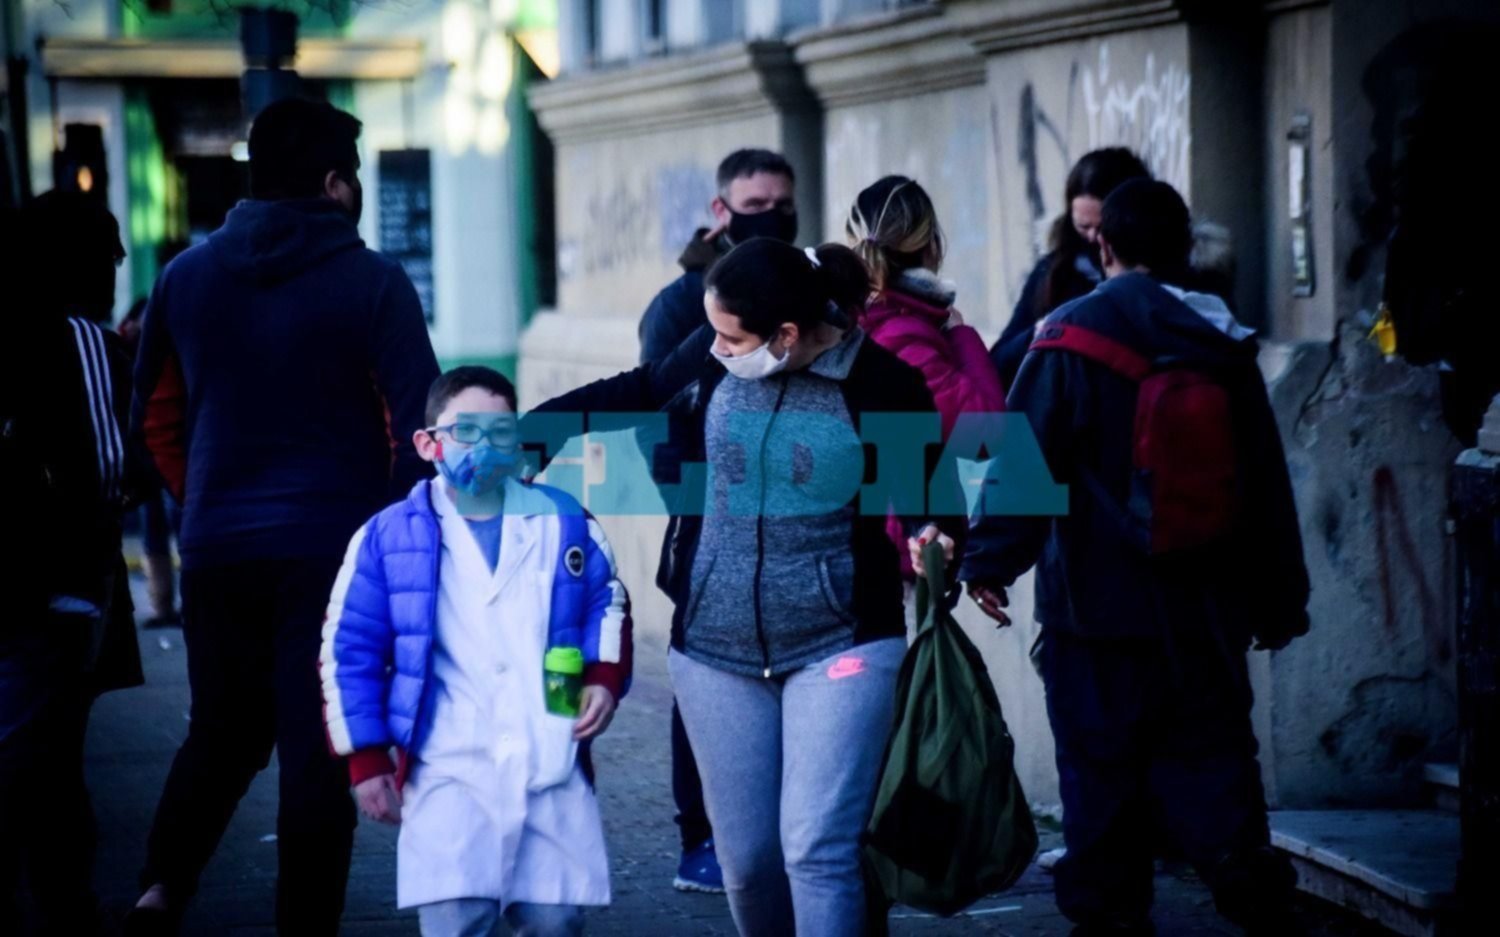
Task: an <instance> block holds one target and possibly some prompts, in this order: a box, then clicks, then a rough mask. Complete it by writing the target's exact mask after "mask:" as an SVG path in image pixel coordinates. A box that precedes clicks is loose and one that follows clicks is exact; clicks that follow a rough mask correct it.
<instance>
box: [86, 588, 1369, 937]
mask: <svg viewBox="0 0 1500 937" xmlns="http://www.w3.org/2000/svg"><path fill="white" fill-rule="evenodd" d="M136 579H137V581H136V583H135V584H136V586H137V588H136V594H137V607H138V608H144V607H146V604H145V602H144V599H145V596H144V595H143V594H141V593H142V590H141V589H140V588H139V586H140V585H141V583H140V582H139V577H136ZM142 617H144V616H142ZM140 640H141V656H142V659H143V661H144V664H145V670H146V681H147V683H146V686H145V687H142V688H139V689H134V690H128V691H124V692H119V693H112V694H109V695H107V696H105V697H104V698H102V699H101V700H100V701H99V703H98V704H97V705H96V706H95V708H94V715H93V720H92V723H91V725H90V728H89V737H88V751H87V763H88V779H89V788H90V790H91V791H92V792H93V798H94V809H95V813H96V814H97V815H98V820H99V854H98V862H97V864H96V886H97V888H98V891H99V896H100V899H101V903H102V905H103V909H104V913H105V915H106V918H107V927H108V928H109V929H108V930H107V931H106V932H107V933H116V932H117V928H118V921H119V919H120V918H121V917H122V916H123V915H124V913H125V911H126V910H127V909H128V908H129V907H130V905H131V904H132V903H133V902H134V900H135V898H136V897H137V894H138V892H137V890H136V876H137V874H138V871H139V869H140V865H141V861H142V858H143V855H144V848H145V839H146V833H147V831H148V829H149V828H150V824H151V817H152V813H153V811H154V810H155V807H156V799H157V797H158V795H159V794H160V792H161V788H162V783H163V781H164V780H165V778H166V773H167V768H168V766H169V765H170V764H171V760H172V756H173V754H174V753H175V752H176V749H177V746H178V745H180V744H181V742H182V740H183V738H184V737H185V736H186V733H187V711H188V690H187V674H186V663H185V657H184V651H183V645H182V638H181V632H180V631H178V630H175V629H167V630H161V631H143V632H141V633H140ZM635 659H636V677H635V685H634V687H633V689H632V691H631V693H630V695H629V696H628V697H627V698H626V700H625V703H624V705H623V706H622V707H621V709H620V714H619V716H618V717H617V718H616V720H615V722H614V725H613V726H612V727H611V728H610V730H609V732H608V733H607V734H606V735H605V736H604V737H603V738H602V739H601V740H600V741H599V742H598V743H597V745H596V746H595V759H596V763H597V765H598V773H599V795H600V799H601V804H602V810H603V814H604V824H605V832H606V836H607V838H608V842H609V847H610V866H611V870H612V873H613V885H614V904H613V905H612V906H611V907H609V908H607V909H600V910H596V911H591V912H590V913H589V915H588V924H587V926H588V932H589V933H590V934H594V935H630V937H643V935H647V937H657V935H662V937H668V935H673V937H675V935H733V934H734V927H733V924H732V923H731V921H730V917H729V911H728V907H727V905H726V904H725V901H724V898H723V897H722V896H715V895H697V894H682V893H679V892H676V891H674V890H673V889H672V887H671V882H672V876H673V873H674V872H675V870H676V863H677V858H678V856H677V845H678V843H677V830H676V827H675V825H674V824H673V822H672V815H673V806H672V794H671V766H670V764H669V744H668V743H669V725H670V723H669V717H670V712H671V702H672V698H671V690H670V687H669V683H668V678H667V673H666V649H665V647H663V646H662V645H661V644H660V643H657V642H653V641H649V640H645V639H642V640H638V641H637V646H636V656H635ZM275 817H276V765H275V762H274V761H273V762H272V765H271V767H270V768H268V769H267V770H266V771H264V772H262V774H261V775H260V777H259V778H257V779H256V781H255V783H254V785H252V786H251V788H250V791H249V793H248V794H247V795H246V797H245V799H244V800H243V801H242V802H241V804H240V809H239V812H238V813H237V814H236V815H235V818H234V821H233V822H232V823H231V824H230V827H229V830H228V832H227V833H226V834H225V836H224V840H223V842H222V844H221V845H220V847H219V850H218V853H217V854H216V855H215V856H214V859H213V862H212V863H211V864H210V865H209V867H208V870H207V872H206V873H205V875H204V877H203V882H202V887H201V890H200V892H199V894H198V897H197V899H196V900H195V902H194V903H193V905H192V908H191V910H190V912H189V914H188V916H187V918H186V920H185V922H184V933H185V934H188V935H199V934H202V935H218V934H234V935H269V934H273V933H274V932H275V929H274V925H273V912H274V894H275V876H276V847H275V829H276V823H275ZM1060 840H1061V837H1060V836H1059V835H1058V834H1057V833H1056V832H1054V831H1044V832H1043V834H1042V845H1041V849H1042V850H1043V851H1045V850H1047V849H1051V848H1053V847H1054V846H1057V845H1060ZM395 847H396V831H395V829H394V828H393V827H387V826H382V825H379V824H375V823H371V822H369V821H365V820H361V822H360V826H359V830H358V832H357V834H356V837H355V845H354V862H353V868H352V871H351V874H350V880H349V890H348V900H347V905H346V911H345V914H344V930H343V932H344V933H345V934H348V935H386V934H416V933H417V924H416V917H415V915H414V914H412V913H411V912H402V911H398V910H397V909H396V907H395V864H396V853H395ZM1156 889H1157V904H1156V920H1157V923H1158V926H1159V929H1160V932H1161V933H1162V934H1166V935H1177V934H1182V935H1189V934H1194V935H1196V934H1202V935H1214V934H1235V933H1238V931H1237V930H1236V929H1235V928H1233V927H1231V926H1230V925H1228V924H1227V923H1225V922H1223V921H1222V920H1221V919H1219V918H1218V917H1217V916H1216V915H1215V913H1214V910H1213V902H1212V899H1211V898H1210V897H1209V894H1208V891H1207V890H1206V889H1205V888H1204V887H1203V886H1202V885H1201V883H1199V882H1198V881H1197V880H1196V879H1195V878H1193V877H1192V876H1191V874H1190V873H1186V872H1178V873H1166V872H1164V873H1160V874H1158V875H1157V880H1156ZM1051 891H1052V883H1051V878H1050V877H1049V876H1048V875H1047V874H1045V873H1043V872H1041V871H1040V870H1039V869H1037V868H1036V867H1035V866H1033V867H1032V869H1030V870H1029V871H1028V872H1027V873H1026V875H1025V876H1024V877H1023V878H1022V879H1021V881H1020V882H1019V883H1018V884H1017V885H1016V886H1015V887H1014V888H1012V889H1011V890H1010V891H1008V892H1006V893H1005V894H1003V895H1000V896H996V897H993V898H990V899H987V900H985V901H982V902H980V903H979V904H978V905H976V906H975V907H974V908H972V909H971V910H970V911H969V912H967V913H966V914H964V915H960V916H959V917H957V918H954V919H952V920H946V921H945V920H939V919H936V918H933V917H930V916H927V915H924V914H921V913H919V912H916V911H912V910H910V909H907V908H897V909H896V910H895V911H894V912H893V913H892V916H891V918H892V919H891V932H892V934H895V935H929V934H930V935H936V934H943V935H971V934H1016V935H1021V934H1026V935H1051V934H1066V933H1067V932H1068V930H1069V928H1068V924H1067V922H1066V921H1065V920H1064V919H1063V918H1062V917H1061V916H1060V915H1059V914H1058V913H1057V909H1056V908H1055V906H1054V905H1053V903H1052V894H1051ZM1307 918H1308V921H1309V925H1310V929H1311V931H1312V933H1314V934H1318V935H1328V937H1363V935H1368V934H1371V933H1373V932H1372V931H1370V930H1368V929H1366V928H1365V927H1364V926H1362V925H1360V924H1359V923H1357V922H1355V921H1353V920H1351V919H1350V918H1348V917H1346V916H1344V915H1343V914H1342V913H1341V912H1337V911H1335V910H1334V909H1332V908H1330V907H1328V906H1322V905H1318V906H1311V905H1310V906H1309V908H1308V909H1307ZM809 937H816V935H809Z"/></svg>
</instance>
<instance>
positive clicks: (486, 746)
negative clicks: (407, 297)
mask: <svg viewBox="0 0 1500 937" xmlns="http://www.w3.org/2000/svg"><path fill="white" fill-rule="evenodd" d="M432 484H433V486H434V487H433V491H432V503H433V505H434V506H435V507H436V509H437V513H438V518H439V523H440V525H441V530H442V538H443V545H442V558H441V567H440V569H439V576H438V607H437V624H436V629H435V641H434V647H433V661H432V666H433V671H432V679H433V680H434V681H435V683H436V693H435V696H434V698H433V705H434V711H433V721H432V730H431V732H430V734H429V735H428V737H427V738H426V740H425V741H424V742H423V743H422V745H421V750H420V751H418V752H416V753H415V754H414V756H413V758H412V767H411V773H410V775H409V776H408V778H407V781H406V786H405V788H404V790H403V805H402V809H401V833H400V837H399V839H398V843H397V863H396V904H397V906H398V907H401V908H410V907H414V906H416V905H422V904H430V903H432V902H436V901H446V900H449V899H453V898H489V899H493V900H497V901H501V902H503V903H504V904H505V905H507V906H509V905H511V904H513V903H516V902H527V903H535V904H569V905H604V904H608V903H609V900H610V889H609V860H608V857H607V856H606V854H605V846H604V829H603V826H602V824H601V822H600V819H599V804H598V801H597V800H596V799H595V797H594V791H593V788H592V787H591V786H590V785H589V783H588V781H587V780H586V779H585V778H584V776H583V772H582V770H581V769H580V768H579V767H578V765H577V744H576V743H575V742H573V740H572V727H573V720H572V719H568V718H563V717H559V716H554V715H552V714H550V713H548V712H547V710H546V704H545V702H544V696H543V687H542V657H543V655H544V654H545V653H546V647H547V623H548V614H549V606H550V600H551V594H552V576H553V574H554V571H555V570H556V567H557V557H558V550H559V536H560V530H559V525H558V523H557V519H556V517H555V516H548V513H547V508H546V507H541V509H540V510H538V511H537V512H536V513H528V512H527V505H528V503H531V504H536V505H546V504H548V502H547V501H546V496H545V495H542V494H539V493H535V492H531V491H529V490H528V489H526V488H525V487H524V486H522V485H520V484H519V483H516V482H507V489H506V516H505V520H504V522H503V525H502V527H501V535H500V562H499V565H498V567H497V568H496V569H495V570H494V572H493V573H492V572H491V571H490V568H489V562H488V561H487V560H486V559H485V558H484V556H483V555H482V553H481V552H480V549H479V545H478V543H477V542H476V541H475V539H474V535H473V533H472V532H471V531H470V530H469V528H468V525H467V524H466V522H465V521H464V519H463V518H462V517H460V516H459V515H458V512H457V510H456V508H455V507H454V505H453V502H452V501H451V500H450V498H449V495H448V492H447V486H446V485H442V484H440V483H437V482H433V483H432ZM535 499H542V500H540V501H537V500H535Z"/></svg>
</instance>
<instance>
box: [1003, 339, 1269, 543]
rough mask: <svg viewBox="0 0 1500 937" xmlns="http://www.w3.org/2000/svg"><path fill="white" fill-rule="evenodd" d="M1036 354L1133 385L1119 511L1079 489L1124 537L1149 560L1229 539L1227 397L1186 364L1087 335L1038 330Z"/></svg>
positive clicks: (1089, 478) (1232, 489)
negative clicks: (1057, 353)
mask: <svg viewBox="0 0 1500 937" xmlns="http://www.w3.org/2000/svg"><path fill="white" fill-rule="evenodd" d="M1031 347H1032V348H1033V349H1049V348H1050V349H1060V350H1063V351H1071V352H1073V353H1074V354H1077V355H1082V356H1083V357H1085V358H1088V359H1089V360H1091V361H1095V362H1097V363H1099V364H1101V365H1103V366H1105V367H1106V368H1109V369H1110V370H1111V371H1113V372H1115V373H1116V374H1119V375H1120V376H1121V377H1124V378H1125V379H1127V380H1129V381H1131V382H1132V383H1134V384H1136V385H1137V388H1138V390H1137V394H1136V405H1135V428H1134V434H1133V444H1132V448H1133V455H1132V461H1133V464H1134V472H1133V474H1132V477H1131V482H1130V494H1129V499H1128V501H1127V503H1126V504H1125V505H1123V506H1122V505H1120V504H1119V502H1118V500H1117V499H1116V498H1114V497H1112V496H1111V495H1110V494H1109V493H1108V492H1107V490H1106V489H1105V487H1104V486H1103V484H1101V483H1100V481H1099V479H1098V478H1096V477H1095V476H1094V475H1093V474H1092V473H1089V472H1085V473H1083V482H1084V484H1085V485H1087V486H1088V487H1089V488H1090V490H1092V491H1093V492H1094V494H1095V496H1096V497H1097V498H1098V500H1099V501H1100V502H1101V503H1102V504H1103V506H1104V508H1105V510H1107V511H1108V512H1109V513H1111V514H1112V515H1114V517H1115V519H1116V520H1117V521H1118V523H1119V525H1120V526H1121V527H1122V528H1123V529H1124V530H1125V532H1126V535H1127V537H1129V539H1131V540H1133V541H1134V542H1136V543H1137V544H1138V545H1139V546H1140V547H1141V548H1142V549H1144V550H1145V551H1146V552H1147V553H1150V554H1165V553H1176V552H1178V551H1181V550H1191V549H1193V548H1195V547H1201V546H1205V545H1208V544H1211V543H1214V542H1216V541H1219V540H1221V539H1223V538H1224V537H1226V536H1227V535H1229V534H1230V533H1231V532H1232V531H1233V530H1234V527H1235V522H1236V520H1237V518H1238V515H1239V507H1240V498H1239V481H1238V477H1237V476H1238V473H1237V471H1236V465H1237V461H1236V453H1235V445H1234V428H1233V419H1232V417H1231V410H1232V408H1231V406H1230V398H1229V390H1228V389H1227V388H1226V387H1225V386H1224V384H1223V383H1222V381H1220V380H1219V378H1218V375H1216V374H1213V373H1211V372H1210V371H1209V370H1207V369H1204V368H1202V367H1199V366H1197V365H1195V364H1194V363H1191V362H1186V361H1182V360H1174V359H1160V360H1156V361H1153V360H1151V359H1150V358H1147V357H1146V356H1145V355H1143V354H1141V353H1140V352H1138V351H1136V350H1135V349H1133V348H1131V347H1129V346H1128V345H1125V344H1124V343H1122V342H1119V341H1116V340H1115V339H1112V338H1110V337H1109V336H1107V335H1103V334H1101V333H1099V332H1096V331H1094V330H1092V329H1087V328H1083V327H1081V326H1077V325H1071V324H1061V325H1046V326H1043V328H1042V329H1041V332H1040V333H1039V334H1038V335H1037V338H1036V340H1035V341H1033V342H1032V343H1031Z"/></svg>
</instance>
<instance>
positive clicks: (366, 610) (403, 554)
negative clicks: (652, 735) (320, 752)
mask: <svg viewBox="0 0 1500 937" xmlns="http://www.w3.org/2000/svg"><path fill="white" fill-rule="evenodd" d="M433 484H435V483H429V482H427V481H422V482H418V483H417V485H416V486H415V487H413V488H412V490H411V493H410V494H409V495H407V497H406V498H405V499H404V500H402V501H400V502H398V503H396V504H393V505H391V506H390V507H388V508H386V509H385V510H383V511H381V512H380V513H379V514H377V515H375V516H374V517H373V518H371V519H370V521H369V522H368V523H366V524H365V525H364V526H363V527H361V528H360V530H359V532H358V533H356V534H355V535H354V539H353V540H352V541H351V542H350V544H349V550H348V553H347V554H346V555H345V557H344V565H343V568H342V569H340V570H339V575H338V578H337V579H336V580H335V581H334V586H333V594H332V596H331V597H330V599H329V604H328V615H327V618H326V620H325V622H324V625H323V648H322V653H321V655H320V657H319V669H320V672H321V677H322V683H323V699H324V712H325V720H326V723H327V728H328V739H329V743H330V745H331V746H332V747H333V750H334V752H335V753H337V754H339V755H344V756H348V757H349V758H350V775H351V778H352V780H353V781H354V783H356V784H357V783H359V782H360V781H361V780H364V779H365V778H367V777H370V776H373V775H376V774H384V773H389V772H391V771H392V770H393V765H392V764H391V761H390V757H389V754H388V753H389V750H390V748H391V747H392V746H395V747H396V748H398V749H400V750H401V754H402V755H403V756H404V755H405V754H406V753H409V752H415V751H420V749H421V745H422V741H423V739H424V738H425V737H426V733H427V730H428V729H429V728H430V715H429V714H430V713H431V711H432V707H431V706H430V705H429V702H430V700H429V697H430V695H431V694H432V692H433V690H434V686H435V685H434V683H433V681H432V679H431V676H432V649H433V641H434V635H435V632H436V625H437V621H436V618H437V599H438V571H439V569H440V568H441V562H442V532H441V526H440V522H439V519H438V516H437V513H436V511H435V510H434V508H433V504H432V498H433V493H432V491H433ZM506 512H507V514H516V513H523V514H532V515H542V516H544V517H546V519H547V521H548V523H556V524H558V525H560V526H561V530H560V536H559V537H558V539H557V542H558V543H559V545H560V546H559V549H558V551H557V555H556V556H555V557H553V558H551V559H550V560H549V559H547V558H542V559H539V560H535V562H541V563H547V562H551V563H553V564H555V565H554V569H553V576H552V594H551V602H550V623H549V626H548V641H547V643H548V646H549V647H579V648H582V650H583V656H584V661H585V669H584V682H585V683H586V684H598V685H602V686H604V687H606V688H608V689H609V690H610V691H611V692H612V693H613V694H614V696H615V699H617V700H618V699H620V698H621V697H622V696H624V694H625V692H626V690H627V689H629V684H630V670H631V622H630V599H629V596H627V595H626V593H625V588H624V586H623V585H622V584H621V583H620V581H619V578H618V576H617V574H616V571H615V561H614V554H613V553H612V552H611V550H610V548H609V542H608V541H607V540H606V539H605V538H604V532H603V530H602V529H601V528H600V527H599V523H598V522H597V521H596V520H594V519H593V517H591V516H590V515H589V514H588V512H587V511H585V510H584V509H583V508H582V507H581V506H580V505H579V504H578V502H577V501H575V500H574V499H573V498H572V497H571V496H569V495H568V494H566V493H564V492H562V491H559V490H557V489H555V488H549V487H547V486H545V485H529V484H524V483H521V482H515V481H513V482H508V483H507V491H506ZM424 718H426V720H427V721H425V722H424ZM403 767H404V758H403ZM404 773H405V772H404V770H403V771H401V772H398V779H399V778H402V777H404Z"/></svg>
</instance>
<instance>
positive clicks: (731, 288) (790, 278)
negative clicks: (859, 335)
mask: <svg viewBox="0 0 1500 937" xmlns="http://www.w3.org/2000/svg"><path fill="white" fill-rule="evenodd" d="M816 254H817V263H816V264H814V263H813V260H812V258H810V257H808V255H807V253H806V251H804V250H803V249H802V248H800V247H794V246H792V245H791V244H788V243H786V242H785V241H778V240H776V239H775V238H751V239H750V240H748V241H746V242H744V243H743V244H741V245H739V246H738V247H736V248H735V249H734V250H732V251H730V252H729V253H727V254H725V255H724V257H723V258H722V259H720V260H719V262H718V263H716V264H714V265H713V268H712V269H711V270H709V272H708V279H707V281H706V283H705V286H706V288H707V289H708V290H709V291H710V292H712V293H713V294H714V297H715V298H716V299H717V300H718V302H719V305H720V306H722V307H723V309H724V311H725V312H728V313H730V314H731V315H734V316H737V317H739V320H740V327H741V328H743V329H744V330H745V331H747V332H754V333H755V334H756V335H759V336H760V337H761V338H770V337H771V336H772V335H775V334H776V330H777V329H779V328H780V327H781V325H782V323H785V322H792V323H795V324H796V326H797V328H799V329H801V330H803V331H808V330H811V329H813V328H816V327H817V326H818V325H820V324H822V323H824V322H828V323H831V324H833V325H838V326H841V327H842V326H847V325H848V324H849V323H850V322H853V321H855V320H856V319H858V318H859V314H860V313H861V312H863V311H864V307H865V302H866V300H868V299H869V296H870V274H869V271H867V270H865V265H864V263H862V262H861V261H860V259H859V257H858V256H856V255H855V253H854V252H853V251H851V250H850V249H849V248H847V247H843V246H841V245H838V244H824V245H823V246H822V247H819V248H817V249H816Z"/></svg>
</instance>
